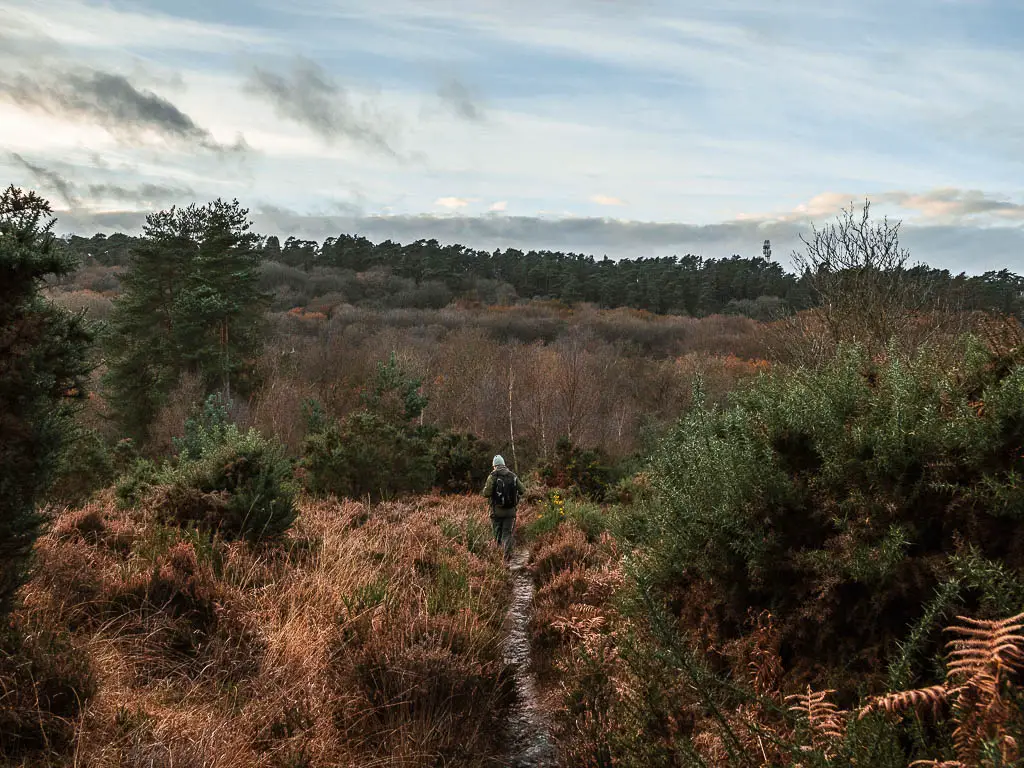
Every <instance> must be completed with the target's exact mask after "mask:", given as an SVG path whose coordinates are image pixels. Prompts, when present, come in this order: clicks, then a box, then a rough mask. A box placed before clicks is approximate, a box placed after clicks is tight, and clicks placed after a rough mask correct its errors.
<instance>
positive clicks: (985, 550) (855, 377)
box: [644, 341, 1024, 687]
mask: <svg viewBox="0 0 1024 768" xmlns="http://www.w3.org/2000/svg"><path fill="white" fill-rule="evenodd" d="M1022 393H1024V365H1021V364H1020V363H1019V362H1018V361H1017V360H1016V359H1015V358H1012V357H1011V358H1009V359H1004V358H999V357H997V356H995V355H993V354H992V353H990V352H988V351H987V350H986V349H984V348H983V347H981V345H979V344H977V343H974V342H973V341H971V342H967V343H966V344H965V348H964V356H963V364H962V365H961V366H959V367H957V368H956V369H955V370H951V371H943V370H941V369H940V368H939V367H938V366H937V365H936V364H935V363H934V362H933V356H932V355H930V353H928V352H927V351H926V352H923V353H921V354H920V355H919V356H918V357H916V358H915V359H913V360H901V359H898V358H896V357H895V356H894V357H891V358H890V359H888V360H885V361H883V362H876V361H875V360H874V359H871V358H868V357H867V356H866V355H864V354H863V353H862V352H861V351H860V350H859V349H857V348H845V349H844V350H843V351H842V353H841V354H840V355H839V356H838V357H837V359H835V360H834V361H833V362H832V363H831V364H829V365H827V366H826V367H825V368H823V369H822V370H797V371H795V372H792V373H787V374H779V375H775V376H763V377H762V378H761V379H760V380H759V381H758V382H757V383H756V384H755V385H753V386H752V387H750V388H749V389H747V390H745V391H741V392H739V393H736V394H735V395H734V397H733V398H732V402H731V405H730V406H729V407H726V408H723V409H711V408H703V407H702V408H698V409H697V410H695V411H694V412H693V413H692V414H690V415H689V416H687V417H686V418H684V419H683V420H682V421H681V422H680V424H679V425H678V427H677V428H676V429H675V431H674V432H673V433H672V434H671V435H670V436H669V438H668V439H667V440H666V441H665V443H664V444H663V446H662V447H661V449H660V451H659V453H658V454H657V456H656V458H655V460H654V463H653V468H652V473H653V480H654V484H655V487H656V489H657V492H658V499H657V503H655V504H654V505H653V508H652V512H651V520H650V521H649V526H648V529H647V532H646V533H645V534H644V535H645V543H646V544H648V545H649V546H650V555H651V557H650V559H649V560H647V568H648V571H647V578H649V579H650V581H651V583H652V584H653V585H655V586H656V588H657V590H658V591H659V592H660V594H662V595H663V596H664V597H665V599H666V600H667V601H668V604H669V605H670V606H671V607H672V608H673V609H674V611H676V612H677V613H679V614H682V615H684V616H687V617H689V618H690V619H691V620H692V621H690V622H688V623H690V625H691V626H697V625H698V624H703V625H704V626H705V628H706V630H707V631H710V632H713V633H715V634H717V635H719V636H720V637H721V638H729V637H737V636H739V635H741V634H742V627H743V625H744V619H745V617H746V615H747V612H748V611H749V610H752V609H753V610H761V609H766V610H770V611H771V612H772V614H773V615H774V616H775V617H776V619H777V620H778V622H779V631H780V634H781V638H782V642H783V648H784V656H787V657H788V658H792V659H794V660H795V661H796V662H798V663H801V662H804V661H806V662H807V663H811V660H814V663H816V664H822V665H824V666H825V667H827V668H830V669H834V670H839V669H843V670H845V672H844V675H849V674H853V675H856V674H857V673H858V672H869V671H871V670H876V669H878V662H879V659H880V657H882V656H885V655H886V654H888V653H890V652H892V651H894V650H895V642H896V640H897V639H900V638H902V637H903V636H904V635H905V633H906V632H907V630H908V627H909V626H910V625H911V624H913V623H914V622H915V620H917V618H918V617H919V616H921V613H922V610H924V609H923V606H924V605H926V604H927V603H929V601H931V600H932V598H933V595H934V594H935V590H936V589H937V588H939V587H940V585H941V584H943V583H944V582H945V581H946V580H947V579H948V577H949V576H951V575H952V574H953V572H954V571H955V570H957V567H956V562H957V561H956V559H953V560H951V559H950V556H951V555H958V556H959V557H960V558H961V560H962V559H963V558H974V562H975V563H978V562H983V561H984V562H998V563H1002V564H1004V565H1005V566H1006V568H1008V569H1009V572H1015V573H1018V574H1019V572H1020V568H1021V567H1022V566H1024V533H1022V531H1024V527H1022V525H1021V522H1022V520H1024V495H1022V494H1024V492H1022V490H1021V488H1022V484H1021V482H1020V477H1021V473H1022V472H1024V456H1022V447H1024V397H1022V396H1021V395H1022ZM979 558H980V559H979ZM960 570H962V567H961V568H960ZM976 572H978V573H979V577H978V578H977V579H975V582H976V583H975V585H974V586H975V587H977V588H976V589H973V590H968V591H967V593H966V594H965V596H964V600H965V601H967V606H968V609H969V610H976V609H979V608H980V609H982V610H983V612H984V609H988V610H993V609H995V608H998V609H1000V610H1003V609H1005V608H1006V603H1007V602H1008V601H1010V598H1011V596H1012V599H1018V598H1019V596H1020V594H1021V592H1020V579H1019V577H1013V578H1012V579H1010V580H1009V583H1008V579H1009V572H1006V571H1000V570H997V569H994V568H990V569H989V571H988V575H986V576H984V577H981V576H980V571H977V569H976ZM986 584H991V585H996V586H988V587H987V586H986ZM693 590H696V591H697V593H699V594H701V595H702V598H701V600H699V601H698V600H693V599H692V595H693V594H694V592H693ZM989 593H991V594H989ZM1020 607H1021V606H1020V605H1017V606H1016V609H1017V610H1019V609H1020ZM698 614H702V618H700V619H698ZM712 617H713V618H712ZM709 622H710V624H709ZM712 626H713V627H714V629H711V628H710V627H712ZM854 679H856V678H845V677H844V678H843V680H845V682H846V684H847V685H853V680H854ZM843 680H840V681H837V682H833V683H831V684H832V685H833V686H834V687H839V685H840V684H841V683H842V682H843ZM858 682H863V679H861V680H859V681H858Z"/></svg>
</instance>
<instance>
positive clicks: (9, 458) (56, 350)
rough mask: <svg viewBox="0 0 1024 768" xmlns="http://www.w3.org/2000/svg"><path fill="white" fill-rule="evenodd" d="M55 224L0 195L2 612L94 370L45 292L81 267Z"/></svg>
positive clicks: (75, 321) (40, 206)
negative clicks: (53, 279)
mask: <svg viewBox="0 0 1024 768" xmlns="http://www.w3.org/2000/svg"><path fill="white" fill-rule="evenodd" d="M54 224H55V219H54V218H53V216H52V212H51V208H50V205H49V203H47V202H46V201H45V200H43V199H42V198H40V197H38V196H37V195H36V194H35V193H34V192H23V191H22V190H20V189H17V188H15V187H13V186H11V187H8V188H7V189H6V190H4V191H3V192H2V193H0V435H3V439H2V440H0V614H2V613H4V612H5V611H6V610H7V609H8V608H9V607H10V602H11V599H12V597H13V595H14V592H15V590H16V589H17V588H18V586H19V585H20V583H21V578H22V574H23V569H24V566H25V563H26V558H27V556H28V554H29V551H30V549H31V546H32V542H33V541H34V539H35V536H36V534H37V532H38V526H39V524H40V517H39V514H38V513H37V510H36V504H37V502H38V501H39V499H40V497H41V495H42V493H43V492H44V491H45V489H46V488H47V486H48V485H49V483H50V482H51V480H52V479H53V475H54V473H55V471H56V470H57V467H58V465H59V463H60V456H61V451H62V444H63V442H64V440H65V436H66V434H67V431H68V429H69V427H70V424H71V415H72V412H73V404H74V402H75V401H76V400H78V399H80V398H82V397H83V392H84V385H83V379H84V377H85V375H86V374H87V373H88V371H89V364H88V361H87V357H88V350H89V346H90V344H91V341H92V338H91V334H90V332H89V330H88V329H87V328H86V326H85V324H84V321H83V319H82V318H81V317H79V316H74V315H71V314H69V313H68V312H66V311H64V310H61V309H59V308H57V307H55V306H53V305H52V304H50V303H49V302H47V301H45V300H44V299H43V298H42V296H41V295H40V293H39V289H40V287H41V285H42V282H43V280H44V279H45V278H47V277H48V276H61V275H66V274H68V273H70V272H71V271H72V270H73V269H74V266H75V264H74V261H73V259H72V258H71V257H70V256H69V255H68V254H67V253H66V252H65V251H64V250H63V249H61V248H60V247H59V245H58V244H57V243H55V241H54V237H53V233H52V230H53V226H54Z"/></svg>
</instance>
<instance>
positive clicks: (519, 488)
mask: <svg viewBox="0 0 1024 768" xmlns="http://www.w3.org/2000/svg"><path fill="white" fill-rule="evenodd" d="M524 493H526V488H524V487H523V484H522V482H520V480H519V478H518V477H516V476H515V474H513V472H512V470H511V469H509V468H508V467H506V466H505V459H503V458H502V457H501V456H495V457H494V461H493V462H492V469H491V474H490V475H488V477H487V483H486V484H485V485H484V491H483V494H484V498H486V499H488V500H489V501H490V502H491V528H492V529H493V530H494V540H495V541H496V542H498V544H500V545H501V546H502V547H504V549H505V557H506V558H507V557H508V556H509V555H511V554H512V529H513V528H515V525H516V507H517V506H518V505H519V497H520V496H521V495H523V494H524Z"/></svg>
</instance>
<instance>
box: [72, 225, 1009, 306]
mask: <svg viewBox="0 0 1024 768" xmlns="http://www.w3.org/2000/svg"><path fill="white" fill-rule="evenodd" d="M63 241H64V243H65V246H66V247H67V248H68V249H70V250H71V251H72V252H73V253H74V255H76V256H78V257H79V258H80V259H81V260H82V262H83V263H84V264H88V263H90V262H92V263H96V264H99V265H103V266H127V265H128V264H129V263H130V261H131V259H132V254H133V253H135V252H136V251H137V250H138V249H139V248H140V247H141V246H142V245H143V243H144V241H145V238H144V237H141V236H138V237H137V236H132V235H127V234H123V233H115V234H112V235H103V234H96V235H93V236H92V237H88V238H87V237H82V236H80V235H70V236H66V237H65V238H63ZM253 249H254V252H255V254H256V255H257V258H258V259H259V261H261V262H263V263H267V264H269V263H277V264H282V265H284V266H285V267H288V268H290V269H292V270H298V271H299V272H303V273H307V274H312V273H319V274H322V273H332V272H333V273H353V274H355V273H365V272H370V271H374V270H376V271H381V272H388V273H390V274H391V275H392V276H394V277H397V278H401V279H404V280H411V281H413V282H415V284H416V285H417V286H427V287H434V288H437V289H439V292H438V295H439V296H441V297H443V298H446V297H448V296H453V297H474V296H476V297H480V296H483V297H484V298H483V300H484V302H485V303H501V302H511V301H515V300H517V299H534V298H538V299H554V300H559V301H563V302H566V303H570V304H571V303H578V302H585V303H589V304H593V305H595V306H599V307H601V308H607V309H612V308H619V307H629V308H633V309H639V310H645V311H648V312H652V313H655V314H677V315H689V316H692V317H703V316H707V315H712V314H739V315H746V316H748V317H752V318H754V319H758V320H771V319H775V318H777V317H780V316H784V315H787V314H791V313H793V312H798V311H801V310H804V309H808V308H810V307H811V306H813V305H814V301H815V300H814V296H815V295H816V294H815V291H814V290H813V286H812V281H813V279H814V277H815V276H814V275H812V274H810V273H809V272H808V271H807V270H803V271H802V272H797V273H794V272H789V271H787V270H785V269H784V268H783V266H782V265H781V264H779V263H778V262H776V261H773V260H772V259H771V258H770V252H767V251H766V254H765V255H764V256H756V257H749V258H748V257H743V256H739V255H732V256H730V257H726V258H719V259H715V258H703V257H700V256H695V255H692V254H688V255H684V256H675V255H673V256H663V257H650V258H636V259H629V258H623V259H611V258H609V257H608V256H607V255H605V256H604V257H603V258H601V259H598V258H596V257H594V256H592V255H585V254H582V253H565V252H560V251H550V250H540V251H537V250H529V251H522V250H519V249H516V248H506V249H505V250H500V249H498V250H495V251H493V252H487V251H483V250H476V249H473V248H468V247H466V246H463V245H458V244H442V243H440V242H438V241H437V240H434V239H429V240H427V239H420V240H416V241H415V242H412V243H409V244H401V243H396V242H394V241H392V240H385V241H383V242H380V243H374V242H373V241H371V240H369V239H367V238H366V237H362V236H360V235H348V234H342V235H340V236H338V237H328V238H326V239H325V240H324V241H323V242H322V243H318V242H317V241H315V240H304V239H301V238H297V237H288V238H287V239H286V240H285V241H284V243H282V242H281V240H280V238H278V237H277V236H275V235H270V236H268V237H259V238H255V242H254V244H253ZM905 272H906V277H907V278H908V279H909V280H912V281H914V282H915V283H918V284H919V285H920V286H921V292H922V293H923V294H927V295H931V296H936V297H942V299H943V304H944V305H945V306H947V307H956V308H959V309H962V310H966V311H975V310H982V311H997V312H1005V313H1009V314H1014V315H1018V316H1020V315H1021V314H1022V312H1024V276H1021V275H1018V274H1016V273H1014V272H1011V271H1010V270H1008V269H1002V270H997V271H996V270H993V271H988V272H985V273H983V274H981V275H967V274H966V273H963V272H961V273H959V274H955V275H954V274H953V273H951V272H950V271H949V270H946V269H936V268H933V267H930V266H928V265H926V264H917V265H914V266H911V267H907V268H906V269H905ZM481 282H489V283H491V285H492V290H490V291H480V290H478V288H479V285H480V283H481ZM494 286H498V287H499V289H498V290H494V289H493V288H494ZM502 288H503V290H502Z"/></svg>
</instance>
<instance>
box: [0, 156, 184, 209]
mask: <svg viewBox="0 0 1024 768" xmlns="http://www.w3.org/2000/svg"><path fill="white" fill-rule="evenodd" d="M10 156H11V159H12V160H13V161H14V162H15V163H16V164H17V165H19V166H21V167H22V168H24V169H25V170H27V171H28V172H29V174H31V176H32V181H33V183H34V186H36V187H38V189H40V190H41V191H43V192H44V193H56V194H57V196H58V197H59V198H60V199H61V200H62V201H63V202H64V204H65V205H67V207H68V208H70V209H72V210H75V209H77V208H79V207H80V206H81V205H82V203H83V202H91V201H97V200H104V201H108V200H110V201H114V202H118V203H127V204H131V205H135V206H139V207H153V206H158V205H160V204H162V203H166V202H169V201H176V200H181V199H188V198H191V197H194V196H195V190H193V189H192V188H191V187H189V186H187V185H183V184H182V185H175V184H157V183H151V182H146V183H142V184H138V185H135V186H124V185H121V184H114V183H89V184H86V183H76V182H74V181H71V180H70V179H68V178H67V177H66V176H64V175H63V174H62V173H60V172H59V171H57V170H55V169H53V168H48V167H46V166H43V165H40V164H39V163H35V162H32V161H30V160H27V159H26V158H24V157H22V156H21V155H19V154H18V153H17V152H12V153H11V155H10ZM68 167H69V168H74V166H68Z"/></svg>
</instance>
